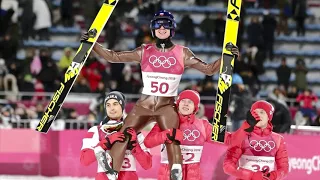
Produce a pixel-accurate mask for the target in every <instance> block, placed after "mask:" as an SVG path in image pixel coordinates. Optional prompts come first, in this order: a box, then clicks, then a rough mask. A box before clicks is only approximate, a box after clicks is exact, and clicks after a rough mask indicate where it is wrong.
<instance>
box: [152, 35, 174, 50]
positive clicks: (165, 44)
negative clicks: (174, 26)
mask: <svg viewBox="0 0 320 180" xmlns="http://www.w3.org/2000/svg"><path fill="white" fill-rule="evenodd" d="M156 45H157V48H164V49H167V48H171V47H172V46H173V43H172V41H171V37H168V38H167V39H159V38H157V37H156Z"/></svg>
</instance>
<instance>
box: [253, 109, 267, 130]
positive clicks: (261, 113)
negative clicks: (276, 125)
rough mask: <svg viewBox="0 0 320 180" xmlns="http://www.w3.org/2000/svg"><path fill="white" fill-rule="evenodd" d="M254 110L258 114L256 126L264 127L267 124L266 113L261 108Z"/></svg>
mask: <svg viewBox="0 0 320 180" xmlns="http://www.w3.org/2000/svg"><path fill="white" fill-rule="evenodd" d="M255 112H256V113H257V114H258V115H259V117H260V121H259V122H258V123H257V124H256V126H257V127H260V128H265V127H267V125H268V121H269V119H268V115H267V112H266V111H265V110H263V109H256V110H255Z"/></svg>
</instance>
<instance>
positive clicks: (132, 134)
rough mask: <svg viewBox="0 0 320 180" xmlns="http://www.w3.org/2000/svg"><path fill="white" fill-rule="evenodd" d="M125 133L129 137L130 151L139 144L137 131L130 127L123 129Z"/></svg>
mask: <svg viewBox="0 0 320 180" xmlns="http://www.w3.org/2000/svg"><path fill="white" fill-rule="evenodd" d="M123 134H124V135H125V136H126V138H128V139H129V142H128V144H127V149H128V150H130V151H131V150H133V149H134V148H135V147H136V146H137V140H138V137H137V133H136V131H135V130H134V129H133V128H131V127H128V128H126V129H125V130H124V131H123Z"/></svg>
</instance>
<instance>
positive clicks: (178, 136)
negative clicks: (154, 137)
mask: <svg viewBox="0 0 320 180" xmlns="http://www.w3.org/2000/svg"><path fill="white" fill-rule="evenodd" d="M167 138H168V139H169V140H170V141H171V142H175V143H176V144H177V145H180V142H181V141H182V140H183V133H182V131H181V130H179V129H178V131H177V129H175V128H173V129H172V131H169V132H168V133H167Z"/></svg>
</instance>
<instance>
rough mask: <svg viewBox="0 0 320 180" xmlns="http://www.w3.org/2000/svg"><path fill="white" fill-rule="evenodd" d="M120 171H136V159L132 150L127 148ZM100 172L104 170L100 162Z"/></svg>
mask: <svg viewBox="0 0 320 180" xmlns="http://www.w3.org/2000/svg"><path fill="white" fill-rule="evenodd" d="M107 153H108V152H107ZM107 158H108V157H107ZM108 161H109V160H108ZM110 166H112V163H110ZM120 171H136V161H135V158H134V156H133V155H132V153H131V151H129V150H126V154H125V156H124V159H123V163H122V166H121V169H120ZM98 172H104V171H103V168H102V167H101V166H100V164H98Z"/></svg>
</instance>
